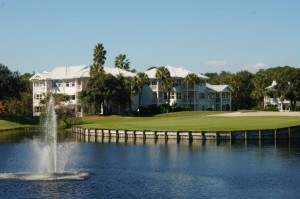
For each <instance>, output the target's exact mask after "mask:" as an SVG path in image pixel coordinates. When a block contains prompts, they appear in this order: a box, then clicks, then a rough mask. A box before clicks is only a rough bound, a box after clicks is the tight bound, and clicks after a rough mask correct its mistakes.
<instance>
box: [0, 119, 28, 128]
mask: <svg viewBox="0 0 300 199" xmlns="http://www.w3.org/2000/svg"><path fill="white" fill-rule="evenodd" d="M27 126H28V125H23V124H19V123H17V122H10V121H7V120H0V130H4V129H14V128H19V127H27Z"/></svg>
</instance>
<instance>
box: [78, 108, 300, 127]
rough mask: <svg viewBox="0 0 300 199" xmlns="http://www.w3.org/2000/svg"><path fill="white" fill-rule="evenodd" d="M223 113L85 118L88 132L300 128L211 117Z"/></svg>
mask: <svg viewBox="0 0 300 199" xmlns="http://www.w3.org/2000/svg"><path fill="white" fill-rule="evenodd" d="M216 113H220V112H177V113H168V114H160V115H157V116H155V117H139V118H137V117H121V116H109V117H101V116H88V117H84V118H83V120H82V121H83V125H82V126H84V127H87V128H104V129H136V130H212V131H222V130H257V129H276V128H283V127H289V126H298V125H300V117H286V116H268V117H266V116H255V117H253V116H251V117H247V116H244V117H222V116H214V117H210V116H209V115H212V114H216Z"/></svg>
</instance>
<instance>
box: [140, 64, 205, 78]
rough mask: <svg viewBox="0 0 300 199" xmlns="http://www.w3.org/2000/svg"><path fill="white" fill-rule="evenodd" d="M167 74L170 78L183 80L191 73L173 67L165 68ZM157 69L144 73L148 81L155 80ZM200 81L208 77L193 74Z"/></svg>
mask: <svg viewBox="0 0 300 199" xmlns="http://www.w3.org/2000/svg"><path fill="white" fill-rule="evenodd" d="M165 67H166V68H167V69H168V70H169V72H170V75H171V77H177V78H185V77H186V76H187V75H188V74H190V73H193V72H191V71H189V70H186V69H184V68H180V67H173V66H169V65H168V66H165ZM156 71H157V68H152V69H150V70H147V71H146V72H145V73H146V74H147V75H148V77H149V78H150V79H155V78H156V77H155V74H156ZM195 74H196V75H197V76H198V77H199V78H200V79H209V77H206V76H204V75H201V74H198V73H195Z"/></svg>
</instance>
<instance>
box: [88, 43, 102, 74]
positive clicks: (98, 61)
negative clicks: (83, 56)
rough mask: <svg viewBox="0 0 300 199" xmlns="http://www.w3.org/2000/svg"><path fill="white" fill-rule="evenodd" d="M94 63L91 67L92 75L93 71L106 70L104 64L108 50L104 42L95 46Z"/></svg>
mask: <svg viewBox="0 0 300 199" xmlns="http://www.w3.org/2000/svg"><path fill="white" fill-rule="evenodd" d="M93 55H94V58H93V65H92V66H91V69H90V75H92V74H93V73H97V72H101V71H104V69H103V66H104V63H105V60H106V57H105V55H106V50H104V46H103V44H97V45H96V46H95V48H94V54H93Z"/></svg>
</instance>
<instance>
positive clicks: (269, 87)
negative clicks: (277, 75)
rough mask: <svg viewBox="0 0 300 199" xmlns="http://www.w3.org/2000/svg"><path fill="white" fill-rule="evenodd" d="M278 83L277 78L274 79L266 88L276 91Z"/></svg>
mask: <svg viewBox="0 0 300 199" xmlns="http://www.w3.org/2000/svg"><path fill="white" fill-rule="evenodd" d="M276 85H277V82H276V81H275V80H273V82H272V84H271V86H268V87H266V89H267V90H268V91H274V90H275V87H276Z"/></svg>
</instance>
